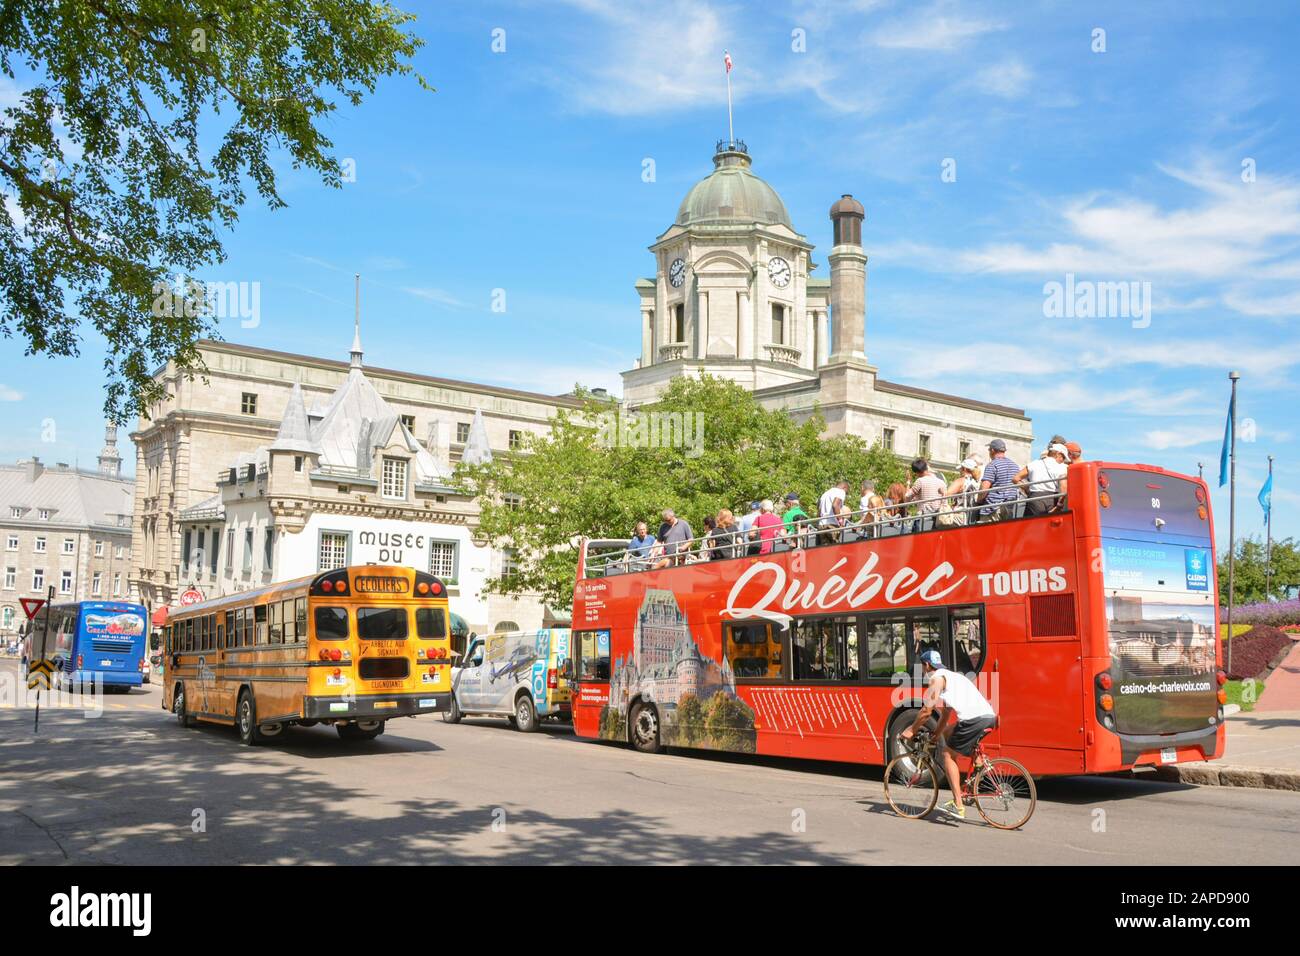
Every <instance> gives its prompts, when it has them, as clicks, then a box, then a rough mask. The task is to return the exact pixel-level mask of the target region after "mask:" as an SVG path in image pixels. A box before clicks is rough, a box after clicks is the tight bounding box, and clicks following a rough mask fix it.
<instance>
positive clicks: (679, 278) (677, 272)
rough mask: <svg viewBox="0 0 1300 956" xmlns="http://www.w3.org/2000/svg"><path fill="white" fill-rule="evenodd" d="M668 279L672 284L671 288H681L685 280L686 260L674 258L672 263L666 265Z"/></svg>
mask: <svg viewBox="0 0 1300 956" xmlns="http://www.w3.org/2000/svg"><path fill="white" fill-rule="evenodd" d="M668 281H669V282H671V283H672V284H673V288H675V289H676V288H681V285H682V283H683V282H685V281H686V261H685V260H684V259H674V260H673V264H672V265H670V266H669V267H668Z"/></svg>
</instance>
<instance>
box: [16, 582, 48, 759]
mask: <svg viewBox="0 0 1300 956" xmlns="http://www.w3.org/2000/svg"><path fill="white" fill-rule="evenodd" d="M53 603H54V585H53V584H51V585H50V589H49V591H47V592H46V595H45V600H44V601H41V600H37V599H34V598H24V599H23V601H22V605H23V611H24V612H26V614H27V618H28V620H31V619H32V618H34V617H35V616H36V614H37V612H39V611H40V609H41V607H42V606H43V605H52V604H53ZM29 604H30V605H32V606H31V609H30V610H29V609H28V605H29ZM50 617H51V615H50V614H49V612H48V611H47V612H46V614H45V626H44V627H43V628H42V629H41V656H40V657H39V658H38V657H37V656H36V655H35V654H32V656H31V659H30V663H29V665H28V671H27V673H28V678H27V687H28V689H31V687H32V682H33V677H32V675H33V674H36V673H38V664H39V671H40V672H43V673H44V680H41V679H40V678H39V677H37V678H36V717H35V718H34V720H33V722H32V733H33V734H37V733H40V730H41V684H42V683H44V685H45V687H46V688H48V687H49V686H50V680H51V678H52V677H53V675H54V663H53V661H49V660H46V659H45V644H46V641H47V640H48V638H49V636H50ZM32 650H33V651H35V650H36V648H32Z"/></svg>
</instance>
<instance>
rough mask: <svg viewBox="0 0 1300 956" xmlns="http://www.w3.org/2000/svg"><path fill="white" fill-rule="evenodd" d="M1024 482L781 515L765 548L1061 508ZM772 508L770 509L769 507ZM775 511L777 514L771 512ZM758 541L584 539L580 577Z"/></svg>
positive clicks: (671, 562)
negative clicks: (830, 512) (997, 498)
mask: <svg viewBox="0 0 1300 956" xmlns="http://www.w3.org/2000/svg"><path fill="white" fill-rule="evenodd" d="M1009 490H1014V491H1016V493H1017V497H1016V498H1015V499H1014V500H1012V501H1003V502H990V501H980V500H979V499H980V497H981V496H982V495H988V494H991V493H993V492H997V491H1002V492H1003V493H1005V492H1007V491H1009ZM1021 491H1028V489H1027V488H1026V487H1025V485H1024V484H1020V485H1014V486H1010V487H1009V488H1008V487H1002V488H990V489H986V490H985V491H983V492H981V491H962V492H958V493H957V494H955V495H943V496H941V497H938V498H930V499H928V500H925V501H909V502H902V503H893V502H891V503H889V504H886V505H884V506H882V507H878V508H862V509H859V510H857V511H846V512H842V513H841V514H840V515H839V522H840V523H838V524H834V525H826V524H823V522H824V521H826V520H828V519H826V518H824V517H808V518H803V519H801V520H799V521H795V522H792V527H791V528H787V527H786V524H785V522H784V521H783V522H782V523H781V525H780V526H779V527H778V528H777V529H776V531H777V533H776V537H775V538H774V539H772V542H771V543H772V547H771V549H770V551H771V552H774V553H783V552H786V551H793V550H795V549H797V548H812V547H818V546H820V545H831V544H848V543H850V542H854V541H869V540H878V539H883V538H891V537H897V536H899V535H905V534H914V533H917V532H922V531H932V530H935V529H941V530H960V529H962V528H966V527H973V526H975V525H977V524H981V523H983V524H987V523H990V519H989V518H984V517H982V513H983V512H990V513H993V514H997V515H999V517H998V518H997V519H995V520H998V521H1005V520H1011V519H1016V518H1022V517H1038V516H1042V515H1047V514H1053V513H1061V512H1063V511H1065V510H1067V508H1066V496H1065V495H1063V494H1061V493H1060V492H1058V491H1040V492H1028V493H1027V494H1024V495H1023V496H1021V495H1020V492H1021ZM773 513H774V514H775V512H773ZM777 517H780V515H777ZM762 545H763V539H762V536H761V531H760V529H758V528H751V529H750V530H748V531H741V530H739V529H737V530H735V531H727V532H723V533H721V534H717V533H713V534H705V535H700V536H697V537H695V538H693V539H692V540H690V541H685V542H673V543H668V544H665V543H663V542H656V543H655V544H654V545H653V546H649V551H650V553H649V554H646V553H645V551H646V550H647V549H646V548H629V547H628V541H627V540H626V539H622V538H619V539H599V540H597V539H592V540H588V541H587V554H586V563H585V570H586V577H589V578H599V577H607V576H611V575H616V574H631V573H635V572H638V571H651V570H658V569H660V568H666V567H679V566H682V565H686V564H695V563H699V562H703V561H710V560H713V561H717V560H724V559H727V558H741V557H750V556H753V555H756V554H758V553H759V552H760V549H761V548H762Z"/></svg>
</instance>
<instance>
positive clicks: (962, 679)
mask: <svg viewBox="0 0 1300 956" xmlns="http://www.w3.org/2000/svg"><path fill="white" fill-rule="evenodd" d="M936 677H942V678H943V683H944V688H943V693H941V694H940V695H939V697H940V698H941V699H942V700H943V702H944V703H945V704H947V705H948V706H949V707H951V708H952V709H953V710H955V711H956V712H957V719H958V720H973V719H975V718H976V717H993V716H994V713H993V707H992V705H990V704H989V702H988V701H987V700H985V699H984V695H983V694H981V693H980V692H979V688H978V687H976V686H975V682H974V681H972V680H971V679H970V678H969V677H967V676H966V675H965V674H958V673H957V672H956V671H950V670H948V669H947V668H943V667H941V668H939V669H938V670H936V671H935V672H934V674H933V675H931V677H930V680H932V681H933V680H934V678H936Z"/></svg>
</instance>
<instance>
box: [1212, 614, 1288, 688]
mask: <svg viewBox="0 0 1300 956" xmlns="http://www.w3.org/2000/svg"><path fill="white" fill-rule="evenodd" d="M1295 643H1296V642H1295V641H1293V640H1292V639H1291V638H1290V636H1288V635H1287V634H1286V633H1285V632H1283V631H1280V630H1278V629H1277V628H1276V627H1267V626H1264V625H1261V626H1259V627H1255V628H1252V629H1251V630H1249V631H1248V632H1246V633H1245V634H1242V635H1240V636H1239V637H1234V638H1233V639H1232V670H1230V671H1228V679H1229V680H1245V679H1246V678H1248V677H1254V678H1256V679H1257V680H1262V679H1264V678H1265V677H1267V676H1268V672H1269V671H1270V670H1271V669H1272V668H1273V667H1274V666H1275V665H1276V664H1277V663H1278V662H1279V661H1280V660H1281V658H1282V657H1284V656H1285V652H1287V651H1290V649H1291V648H1292V647H1294V646H1295ZM1227 659H1228V658H1227V651H1226V650H1225V652H1224V665H1225V666H1226V665H1227Z"/></svg>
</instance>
